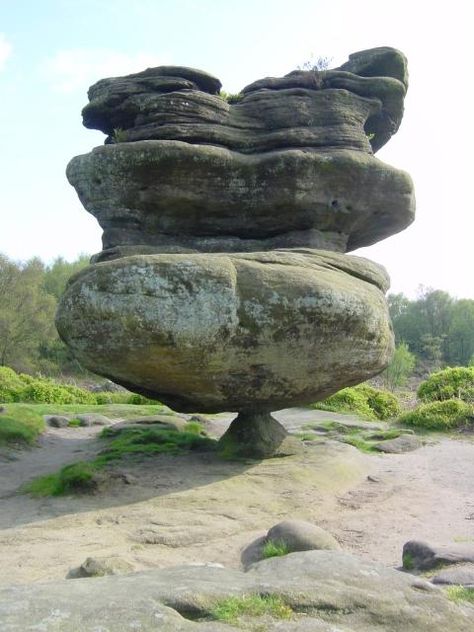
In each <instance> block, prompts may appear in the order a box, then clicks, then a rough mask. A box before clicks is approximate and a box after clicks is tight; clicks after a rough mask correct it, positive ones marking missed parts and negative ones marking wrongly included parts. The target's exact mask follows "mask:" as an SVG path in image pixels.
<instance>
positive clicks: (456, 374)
mask: <svg viewBox="0 0 474 632" xmlns="http://www.w3.org/2000/svg"><path fill="white" fill-rule="evenodd" d="M417 395H418V397H419V399H421V400H422V401H424V402H433V401H444V400H447V399H454V398H458V399H461V400H463V401H464V402H474V367H464V366H457V367H453V368H447V369H443V370H442V371H437V372H436V373H432V374H431V375H430V376H429V378H428V379H427V380H426V381H425V382H422V383H421V384H420V386H419V388H418V392H417Z"/></svg>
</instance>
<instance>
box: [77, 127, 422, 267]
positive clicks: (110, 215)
mask: <svg viewBox="0 0 474 632" xmlns="http://www.w3.org/2000/svg"><path fill="white" fill-rule="evenodd" d="M67 176H68V178H69V181H70V182H71V184H72V185H73V186H74V187H75V188H76V191H77V193H78V195H79V198H80V200H81V202H82V204H83V205H84V207H85V208H86V209H87V210H88V211H89V212H90V213H92V214H93V215H94V216H95V217H96V218H97V220H98V221H99V224H100V225H101V227H102V228H103V229H104V236H103V245H104V248H105V249H109V248H114V247H116V246H145V247H148V250H147V249H146V250H145V251H143V252H144V254H146V253H149V252H150V250H149V247H150V246H154V247H155V248H156V249H157V250H156V251H162V252H166V251H169V250H170V249H173V248H174V249H176V248H181V249H184V251H186V250H187V251H193V250H195V251H203V252H214V251H220V252H222V251H234V252H245V251H259V250H270V249H278V248H297V247H311V248H319V249H326V250H335V251H342V252H344V251H345V250H353V249H355V248H359V247H361V246H368V245H370V244H373V243H375V242H377V241H379V240H380V239H384V238H385V237H388V236H389V235H392V234H394V233H397V232H399V231H401V230H403V229H404V228H405V227H406V226H407V225H408V224H410V223H411V221H412V220H413V216H414V197H413V185H412V182H411V179H410V177H409V176H408V175H407V174H406V173H405V172H403V171H400V170H398V169H395V168H393V167H391V166H389V165H387V164H385V163H383V162H381V161H380V160H378V159H376V158H374V157H373V156H371V155H370V154H369V153H366V152H361V151H353V150H348V149H343V148H340V147H339V148H336V149H334V150H333V151H326V150H325V151H323V152H317V151H307V150H302V149H293V148H291V149H287V150H285V151H273V152H270V153H263V154H256V155H251V156H247V155H244V154H241V153H238V152H236V151H230V150H228V149H225V148H223V147H215V146H212V144H206V145H191V144H189V143H183V142H180V141H177V140H174V139H172V140H166V141H150V140H148V141H141V142H135V143H119V144H117V145H106V146H103V147H96V148H95V149H94V150H93V151H92V152H91V153H89V154H84V155H82V156H77V157H76V158H73V160H72V161H71V162H70V163H69V166H68V169H67Z"/></svg>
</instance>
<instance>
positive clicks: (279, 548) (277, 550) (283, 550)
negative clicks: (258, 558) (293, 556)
mask: <svg viewBox="0 0 474 632" xmlns="http://www.w3.org/2000/svg"><path fill="white" fill-rule="evenodd" d="M288 553H290V549H289V547H288V544H287V543H286V542H284V541H283V540H268V542H265V544H264V545H263V549H262V557H263V559H264V560H266V559H267V558H269V557H281V556H283V555H288Z"/></svg>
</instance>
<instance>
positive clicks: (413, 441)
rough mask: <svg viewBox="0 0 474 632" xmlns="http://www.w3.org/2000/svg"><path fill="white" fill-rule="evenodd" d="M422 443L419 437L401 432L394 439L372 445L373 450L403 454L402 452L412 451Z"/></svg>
mask: <svg viewBox="0 0 474 632" xmlns="http://www.w3.org/2000/svg"><path fill="white" fill-rule="evenodd" d="M422 445H423V443H422V442H421V441H420V439H419V438H418V437H417V436H415V435H412V434H402V435H400V436H399V437H396V438H395V439H388V440H387V441H381V442H380V443H376V444H375V445H374V450H378V451H379V452H386V453H387V454H403V453H404V452H412V451H413V450H417V449H418V448H421V447H422Z"/></svg>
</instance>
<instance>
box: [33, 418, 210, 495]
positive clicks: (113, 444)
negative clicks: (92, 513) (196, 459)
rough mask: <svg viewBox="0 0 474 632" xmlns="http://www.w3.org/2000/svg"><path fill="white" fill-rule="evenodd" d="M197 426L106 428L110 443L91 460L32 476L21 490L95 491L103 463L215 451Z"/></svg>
mask: <svg viewBox="0 0 474 632" xmlns="http://www.w3.org/2000/svg"><path fill="white" fill-rule="evenodd" d="M202 433H203V430H202V428H201V427H198V425H195V426H193V428H192V431H191V432H189V430H187V431H183V432H179V431H178V430H168V429H166V430H165V429H160V428H159V426H158V427H151V428H150V427H144V428H138V427H137V428H124V429H122V430H119V431H117V429H114V428H105V429H104V430H103V431H102V433H101V435H100V436H101V438H102V439H104V440H105V441H107V440H109V441H110V442H109V443H108V445H106V446H105V447H104V448H103V449H102V450H101V451H100V452H99V454H98V455H97V457H96V458H95V459H93V460H92V461H80V462H78V463H72V464H71V465H67V466H66V467H63V468H61V469H60V470H59V471H58V472H55V473H52V474H47V475H46V476H40V477H38V478H35V479H33V480H32V481H30V482H29V483H27V484H26V485H24V486H23V491H24V492H27V493H30V494H32V495H34V496H60V495H62V494H71V493H84V492H91V491H94V490H95V489H96V488H97V486H98V475H99V473H100V470H101V469H103V468H104V467H105V466H106V465H108V464H110V463H113V462H116V461H119V460H121V459H123V458H126V457H133V456H137V455H140V456H141V457H143V456H155V455H159V454H171V455H173V456H177V455H180V454H185V453H186V452H191V451H194V450H201V451H207V450H214V449H215V447H216V445H217V442H216V441H215V440H213V439H210V438H209V437H207V436H203V434H202Z"/></svg>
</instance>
